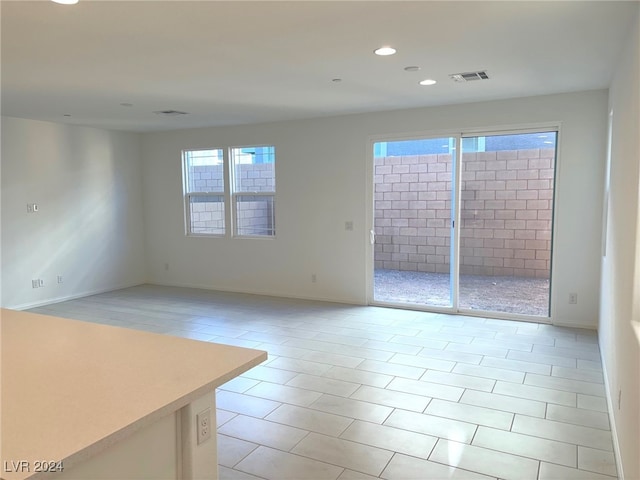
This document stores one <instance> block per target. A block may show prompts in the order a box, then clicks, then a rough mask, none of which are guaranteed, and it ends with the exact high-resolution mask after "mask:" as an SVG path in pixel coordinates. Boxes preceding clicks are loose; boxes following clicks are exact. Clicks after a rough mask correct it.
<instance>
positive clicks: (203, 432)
mask: <svg viewBox="0 0 640 480" xmlns="http://www.w3.org/2000/svg"><path fill="white" fill-rule="evenodd" d="M196 421H197V422H198V428H197V432H198V433H197V435H198V445H200V444H201V443H204V442H206V441H207V440H209V439H210V438H211V411H210V410H209V409H208V408H207V409H206V410H204V411H202V412H200V413H198V414H197V415H196Z"/></svg>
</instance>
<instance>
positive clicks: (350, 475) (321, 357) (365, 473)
mask: <svg viewBox="0 0 640 480" xmlns="http://www.w3.org/2000/svg"><path fill="white" fill-rule="evenodd" d="M32 311H33V312H38V313H44V314H51V315H58V316H62V317H67V318H75V319H80V320H85V321H90V322H98V323H105V324H110V325H115V326H121V327H127V328H135V329H140V330H147V331H151V332H157V333H161V334H166V335H176V336H182V337H187V338H192V339H197V340H203V341H213V342H219V343H226V344H230V345H238V346H243V347H252V348H253V347H255V348H259V349H264V350H267V351H268V352H269V359H268V360H267V361H266V362H265V363H264V364H262V365H260V366H258V367H255V368H254V369H252V370H250V371H249V372H246V373H245V374H243V375H242V376H241V377H238V378H237V379H234V380H232V381H230V382H228V383H227V384H225V385H223V386H221V387H220V389H219V390H218V392H217V402H218V417H217V420H218V439H219V444H218V448H219V463H220V478H221V479H223V480H231V479H238V480H255V479H270V480H286V479H291V480H304V479H308V480H335V479H340V480H365V479H373V478H383V479H389V480H408V479H420V480H424V479H489V478H492V479H518V480H520V479H538V480H552V479H558V480H564V479H581V480H582V479H584V480H587V479H593V480H596V479H598V480H612V479H613V478H616V468H615V461H614V455H613V447H612V437H611V431H610V427H609V417H608V413H607V403H606V400H605V397H604V395H605V390H604V385H603V377H602V369H601V366H600V354H599V350H598V344H597V337H596V333H595V332H592V331H586V330H577V329H569V328H559V327H553V326H550V325H543V324H535V323H523V322H511V321H500V320H493V319H486V318H476V317H465V316H451V315H444V314H434V313H425V312H418V311H409V310H396V309H385V308H378V307H361V306H350V305H340V304H331V303H321V302H311V301H300V300H290V299H280V298H270V297H260V296H251V295H241V294H229V293H219V292H209V291H202V290H194V289H178V288H168V287H158V286H150V285H144V286H140V287H134V288H129V289H125V290H119V291H115V292H110V293H105V294H101V295H95V296H91V297H86V298H82V299H77V300H72V301H67V302H63V303H58V304H54V305H48V306H44V307H39V308H34V309H32Z"/></svg>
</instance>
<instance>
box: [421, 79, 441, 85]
mask: <svg viewBox="0 0 640 480" xmlns="http://www.w3.org/2000/svg"><path fill="white" fill-rule="evenodd" d="M436 83H438V82H436V81H435V80H431V79H430V78H427V79H426V80H422V81H421V82H420V85H435V84H436Z"/></svg>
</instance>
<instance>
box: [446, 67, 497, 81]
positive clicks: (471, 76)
mask: <svg viewBox="0 0 640 480" xmlns="http://www.w3.org/2000/svg"><path fill="white" fill-rule="evenodd" d="M449 78H450V79H451V80H453V81H454V82H472V81H474V80H489V75H487V72H486V71H484V70H480V71H478V72H465V73H452V74H450V75H449Z"/></svg>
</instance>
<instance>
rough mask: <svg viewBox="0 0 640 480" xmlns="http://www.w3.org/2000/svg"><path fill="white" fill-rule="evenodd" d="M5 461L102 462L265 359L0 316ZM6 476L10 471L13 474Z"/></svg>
mask: <svg viewBox="0 0 640 480" xmlns="http://www.w3.org/2000/svg"><path fill="white" fill-rule="evenodd" d="M0 332H1V333H0V335H1V342H0V348H1V350H0V358H1V377H0V380H1V383H0V388H1V394H0V412H1V414H0V415H1V416H0V426H1V430H0V442H1V443H0V448H1V460H2V465H0V466H1V467H2V473H1V474H0V475H1V476H2V478H5V479H7V480H22V479H24V478H29V476H30V475H33V471H31V472H15V471H13V472H6V471H5V470H6V468H5V462H9V466H11V463H10V462H12V461H13V462H20V461H24V462H31V463H30V465H31V467H32V469H33V464H34V462H35V461H56V462H58V461H62V462H63V464H64V467H65V470H66V469H67V468H70V467H72V466H73V465H74V464H77V463H80V462H82V461H83V460H86V459H88V458H90V457H91V456H93V455H95V454H97V453H99V452H100V451H102V450H104V449H105V448H107V447H108V446H110V445H112V444H114V443H116V442H118V441H120V440H122V439H123V438H126V437H127V436H129V435H131V434H132V433H134V432H135V431H137V430H139V429H140V428H142V427H144V426H147V425H150V424H151V423H153V422H155V421H156V420H158V419H160V418H162V417H164V416H165V415H169V414H171V413H172V412H175V411H177V410H178V409H180V408H182V407H183V406H185V405H187V404H189V403H191V402H192V401H193V400H195V399H196V398H199V397H201V396H202V395H204V394H206V393H207V392H213V391H214V389H215V388H216V387H217V386H219V385H221V384H223V383H225V382H226V381H228V380H230V379H232V378H234V377H236V376H238V375H239V374H241V373H243V372H245V371H247V370H249V369H250V368H251V367H253V366H255V365H258V364H259V363H261V362H263V361H264V360H265V359H266V358H267V353H266V352H263V351H259V350H253V349H247V348H241V347H234V346H227V345H220V344H215V343H208V342H199V341H195V340H188V339H184V338H177V337H172V336H167V335H159V334H155V333H148V332H141V331H137V330H130V329H126V328H120V327H112V326H107V325H98V324H93V323H88V322H82V321H77V320H68V319H62V318H58V317H51V316H45V315H38V314H33V313H27V312H17V311H12V310H7V309H0ZM10 470H11V468H10Z"/></svg>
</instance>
